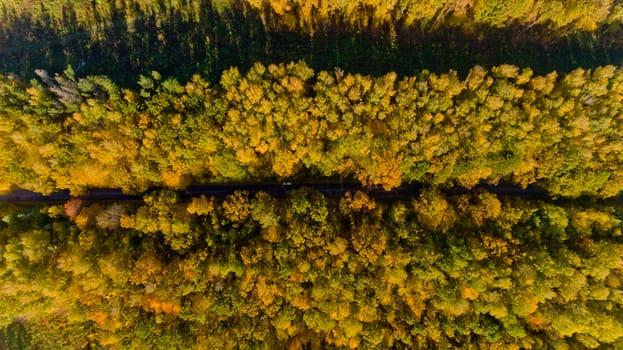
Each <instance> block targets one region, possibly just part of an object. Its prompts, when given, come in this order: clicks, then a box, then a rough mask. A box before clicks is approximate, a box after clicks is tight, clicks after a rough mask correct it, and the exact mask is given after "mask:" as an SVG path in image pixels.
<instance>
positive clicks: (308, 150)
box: [0, 62, 623, 197]
mask: <svg viewBox="0 0 623 350" xmlns="http://www.w3.org/2000/svg"><path fill="white" fill-rule="evenodd" d="M38 75H39V80H36V81H35V80H33V81H32V82H31V83H29V84H25V83H22V82H20V81H18V80H15V79H11V78H10V77H0V91H1V92H2V94H1V95H0V114H1V115H2V116H3V119H2V125H1V126H0V135H1V137H0V152H2V157H1V158H0V169H2V171H1V172H0V178H1V180H2V185H3V186H4V187H3V190H5V191H6V190H9V189H10V188H12V187H19V188H23V189H29V190H33V191H37V192H44V193H49V192H51V191H55V190H60V189H69V190H71V191H72V193H74V194H80V193H84V191H85V190H86V189H88V188H93V187H110V188H122V189H124V190H125V191H127V192H142V191H144V190H146V189H148V188H150V187H154V186H162V187H168V188H177V189H179V188H183V187H184V186H186V185H188V184H190V183H218V182H225V181H238V182H245V181H246V182H248V181H267V180H273V181H274V180H281V181H283V180H291V179H301V178H307V179H309V178H316V177H333V178H338V177H342V178H345V179H349V178H354V179H356V180H357V181H359V182H360V183H362V184H365V185H380V186H383V187H384V188H386V189H391V188H393V187H396V186H399V185H400V184H402V183H409V182H413V181H417V182H422V183H425V184H431V185H436V186H452V185H460V186H465V187H472V186H474V185H476V184H478V183H480V182H485V183H493V184H495V183H498V182H499V181H506V182H510V183H514V184H517V185H521V186H527V185H529V184H537V185H539V186H541V187H543V188H545V189H547V190H548V191H549V192H550V193H552V194H554V195H562V196H570V197H575V196H580V195H596V196H601V197H611V196H615V195H617V194H618V193H619V192H620V191H621V190H622V189H623V167H622V165H621V162H622V161H623V158H622V157H623V152H622V151H623V138H622V137H623V127H622V125H621V123H623V110H622V108H623V104H621V101H622V100H623V71H622V70H621V69H620V68H617V67H615V66H604V67H598V68H596V69H595V70H584V69H576V70H574V71H572V72H570V73H568V74H565V75H561V76H558V74H557V73H556V72H551V73H549V74H547V75H545V76H541V75H534V74H533V72H532V70H531V69H530V68H519V67H515V66H511V65H502V66H498V67H494V68H492V69H491V70H490V71H489V70H486V69H483V68H482V67H479V66H475V67H473V68H472V69H471V70H470V72H469V74H468V75H467V77H466V78H465V79H461V78H460V77H458V75H457V74H456V72H454V71H450V72H448V73H444V74H435V73H430V72H428V71H426V70H424V71H422V72H420V74H419V75H417V76H408V77H403V78H398V77H397V75H396V74H395V73H388V74H386V75H384V76H380V77H371V76H364V75H360V74H349V73H348V72H343V71H342V70H340V69H335V70H334V71H331V72H327V71H321V72H317V73H315V72H314V71H313V70H312V69H310V68H309V67H308V66H307V65H306V64H304V63H302V62H299V63H290V64H272V65H269V66H264V65H262V64H259V63H258V64H256V65H254V66H253V68H252V69H250V70H249V71H248V72H246V73H244V74H241V73H240V72H239V71H238V69H236V68H231V69H229V70H227V71H225V72H223V74H222V77H221V80H220V83H219V84H218V85H213V84H210V83H209V82H207V81H206V80H204V79H203V78H201V77H200V76H199V75H195V76H194V77H193V78H192V79H191V80H190V81H187V82H184V83H179V82H178V81H177V80H175V79H172V78H164V77H162V76H161V75H160V74H159V73H157V72H152V74H151V75H150V76H141V79H140V80H139V81H138V84H139V86H140V89H139V90H131V89H120V88H118V87H117V86H116V85H115V84H114V83H113V82H111V81H110V80H109V79H107V78H106V77H102V76H89V77H86V78H78V77H76V76H75V73H74V72H73V70H72V69H71V68H69V69H68V70H67V71H66V72H65V73H64V74H63V75H55V76H51V75H50V74H48V73H47V72H45V71H43V70H39V71H38Z"/></svg>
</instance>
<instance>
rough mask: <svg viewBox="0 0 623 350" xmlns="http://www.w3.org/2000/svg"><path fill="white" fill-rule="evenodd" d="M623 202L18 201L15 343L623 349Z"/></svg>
mask: <svg viewBox="0 0 623 350" xmlns="http://www.w3.org/2000/svg"><path fill="white" fill-rule="evenodd" d="M622 210H623V209H622V206H621V203H620V202H619V201H610V202H607V203H599V204H597V203H591V202H576V203H572V202H566V203H556V202H551V201H550V202H541V201H525V200H523V199H512V198H503V197H499V198H498V197H496V196H495V195H491V194H488V193H485V192H483V193H477V194H474V195H461V196H450V197H445V196H443V195H441V194H440V193H439V192H438V191H437V190H435V189H427V190H425V191H424V192H423V193H422V194H421V195H420V196H418V197H416V198H413V199H412V200H399V201H396V200H392V201H379V200H377V201H375V200H374V199H372V198H370V197H369V196H368V195H367V194H366V193H364V192H357V193H350V194H348V195H346V196H344V197H343V198H326V197H324V196H323V195H322V194H320V193H318V192H314V191H312V190H309V189H301V190H297V191H294V192H290V193H289V194H288V196H287V197H286V198H272V197H271V196H269V195H268V194H266V193H258V194H256V195H255V196H249V195H247V194H245V193H242V192H241V193H236V194H234V195H231V196H230V197H228V198H224V199H216V198H207V197H197V198H193V199H192V200H189V201H183V200H181V199H180V198H179V197H177V196H176V194H175V192H173V191H170V190H161V191H156V192H153V193H152V194H150V195H148V196H146V197H145V198H144V200H143V202H142V203H136V204H127V203H126V204H110V203H109V204H104V203H84V204H83V205H82V207H81V208H80V209H79V212H78V213H77V215H75V216H73V217H69V216H67V215H66V214H65V213H64V209H63V208H62V206H61V205H41V206H38V207H17V206H6V205H5V206H3V209H2V215H3V218H2V221H1V222H0V224H1V225H2V229H1V230H0V234H1V236H0V276H1V278H0V296H1V297H0V315H1V316H0V327H4V328H3V332H4V333H3V334H6V335H8V336H5V337H4V338H0V342H1V341H3V339H5V340H4V341H12V342H13V343H12V344H26V345H24V346H25V347H26V346H27V347H28V348H42V349H55V348H63V349H80V348H99V347H104V348H136V347H139V348H145V347H153V348H162V349H166V348H193V347H196V348H215V349H216V348H243V347H256V346H260V347H265V348H284V347H291V348H294V349H297V348H299V349H300V348H303V346H305V347H306V348H327V347H336V348H358V347H364V348H388V347H395V348H412V349H430V348H442V347H459V348H464V347H472V348H482V349H491V348H499V347H503V348H510V349H519V348H528V349H539V348H560V347H563V348H566V347H568V348H574V349H581V348H595V347H599V346H609V347H612V348H619V347H621V346H623V343H622V342H623V313H622V312H621V305H622V302H623V299H621V287H620V284H621V282H620V279H621V277H620V276H621V274H622V271H623V270H622V268H623V260H622V259H621V249H623V245H622V244H621V240H620V238H621V228H622V222H621V211H622ZM433 211H434V212H435V215H431V212H433ZM11 336H12V337H11ZM11 339H12V340H11ZM20 342H21V343H20ZM15 346H17V345H15Z"/></svg>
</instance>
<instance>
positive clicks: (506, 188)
mask: <svg viewBox="0 0 623 350" xmlns="http://www.w3.org/2000/svg"><path fill="white" fill-rule="evenodd" d="M302 187H307V188H311V189H313V190H316V191H318V192H321V193H323V194H325V195H327V196H334V197H335V196H342V195H343V194H344V193H346V192H355V191H362V192H365V193H367V194H368V195H369V196H371V197H374V198H379V199H383V198H386V199H393V198H395V199H401V198H402V199H404V198H412V197H414V196H416V195H417V194H418V193H419V192H420V190H421V189H422V185H421V184H409V185H402V186H400V187H397V188H394V189H393V190H391V191H386V190H384V189H383V188H382V187H368V186H362V185H359V184H339V183H331V184H289V183H284V184H225V185H195V186H189V187H188V188H186V189H185V190H182V191H179V192H178V193H179V195H180V197H181V198H191V197H197V196H201V195H205V196H214V197H225V196H228V195H230V194H232V193H234V192H235V191H247V192H249V193H250V194H255V193H257V192H260V191H263V192H267V193H268V194H270V195H272V196H274V197H284V196H285V195H286V193H287V192H289V191H292V190H296V189H299V188H302ZM480 190H484V191H487V192H490V193H494V194H497V195H500V196H518V197H525V198H529V199H550V196H549V194H548V193H547V191H545V190H543V189H541V188H537V187H528V188H526V189H523V188H521V187H518V186H514V185H509V184H500V185H497V186H493V185H478V186H476V187H474V188H471V189H468V188H464V187H453V188H450V189H446V190H445V191H444V192H445V193H446V194H448V195H460V194H468V193H474V192H476V191H480ZM151 191H154V190H150V191H147V192H146V193H149V192H151ZM143 195H144V194H139V195H128V194H125V193H123V192H122V191H121V190H120V189H109V188H103V189H92V190H90V191H89V193H88V194H86V195H82V196H77V198H81V199H83V200H89V201H109V200H110V201H126V200H140V199H141V198H142V196H143ZM71 198H74V197H72V196H71V195H70V194H69V191H61V192H55V193H52V194H50V195H42V194H39V193H35V192H30V191H25V190H16V191H13V192H11V193H9V194H6V195H2V196H0V202H64V201H67V200H69V199H71Z"/></svg>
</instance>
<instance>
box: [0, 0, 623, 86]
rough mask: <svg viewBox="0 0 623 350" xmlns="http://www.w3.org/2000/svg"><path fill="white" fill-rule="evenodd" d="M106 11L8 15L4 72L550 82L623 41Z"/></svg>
mask: <svg viewBox="0 0 623 350" xmlns="http://www.w3.org/2000/svg"><path fill="white" fill-rule="evenodd" d="M41 6H43V5H42V4H41ZM109 6H110V7H109V8H108V9H107V11H102V9H101V7H98V6H97V5H96V3H95V1H92V2H91V5H90V7H89V8H87V9H86V12H87V13H88V14H89V15H90V16H89V19H88V20H80V19H79V15H78V13H77V12H76V9H74V8H70V7H64V8H63V9H62V16H61V17H60V18H52V17H51V16H50V15H47V14H44V15H42V16H41V18H36V19H34V18H31V17H29V16H25V15H17V14H16V13H15V12H14V11H9V10H8V9H7V8H6V7H4V8H3V9H2V13H1V23H4V25H2V26H0V72H1V73H4V74H8V73H10V72H12V73H15V74H16V75H17V76H18V77H20V78H21V79H24V80H26V79H30V78H32V77H33V71H34V69H36V68H43V69H45V70H48V71H52V72H59V71H61V70H63V69H64V68H65V67H66V66H67V65H71V66H72V67H74V70H77V73H78V74H79V75H95V74H104V75H108V76H109V77H110V78H111V79H113V80H114V81H116V82H117V83H119V84H120V85H122V86H134V85H135V82H136V81H137V78H138V75H139V74H144V73H146V72H149V71H151V70H156V71H159V72H160V73H162V74H163V75H167V76H175V77H177V78H179V79H181V80H185V79H188V78H189V77H190V76H191V75H192V74H195V73H201V74H202V75H204V76H207V77H208V79H211V80H213V81H218V79H219V78H220V74H221V72H222V71H223V70H224V69H227V68H229V67H231V66H237V67H239V68H240V69H241V70H245V69H247V68H249V67H250V66H251V65H252V64H253V63H254V62H258V61H259V62H262V63H274V62H288V61H293V60H294V61H297V60H304V61H306V62H307V63H308V64H309V65H310V66H311V67H313V68H314V69H316V70H333V69H334V68H335V67H340V68H341V69H343V70H345V71H348V72H357V73H362V74H373V75H381V74H385V73H387V72H389V71H395V72H397V73H398V74H399V75H413V74H415V73H417V71H419V70H422V69H428V70H430V71H434V72H446V71H448V70H450V69H454V70H456V71H458V72H459V74H461V75H464V74H466V73H467V71H468V70H469V68H471V67H472V66H473V65H476V64H479V65H482V66H485V67H490V66H494V65H499V64H502V63H509V64H514V65H517V66H521V67H531V68H532V69H533V70H534V71H535V72H536V73H537V74H544V73H547V72H550V71H553V70H557V71H558V72H567V71H570V70H572V69H575V68H577V67H584V68H592V67H596V66H600V65H606V64H617V65H618V64H621V61H622V59H623V47H621V46H620V45H616V42H617V38H618V37H619V36H620V35H621V33H620V31H618V32H616V33H614V34H612V33H610V34H608V35H600V34H599V32H597V34H595V33H575V34H573V35H571V36H568V37H566V38H564V39H562V40H548V41H544V40H543V39H541V40H539V39H537V38H539V37H541V38H543V37H545V34H546V28H543V27H539V26H534V27H531V28H529V29H521V28H517V27H513V28H507V29H498V28H487V27H481V28H477V30H475V31H474V32H473V34H469V33H465V32H463V31H461V30H460V29H458V28H456V27H450V26H445V27H444V26H441V27H439V28H436V29H435V30H433V31H423V30H421V29H418V28H415V27H405V26H401V25H400V24H399V23H398V24H394V25H392V26H390V25H382V26H372V25H358V26H354V25H352V24H349V23H347V22H346V20H345V19H343V18H339V17H336V18H333V19H331V20H330V21H329V22H326V23H321V25H320V26H319V28H320V30H317V31H316V32H314V33H313V34H310V33H309V32H303V31H296V30H290V29H287V27H286V26H284V25H282V24H280V20H281V19H280V18H278V16H276V15H275V14H274V13H269V12H260V11H257V10H255V9H252V8H251V7H249V6H248V5H247V4H246V3H245V2H242V1H237V2H234V3H233V4H232V5H231V6H230V7H227V8H223V9H216V8H215V7H214V6H213V3H212V1H211V0H182V1H181V3H180V4H179V5H178V6H171V5H170V4H169V3H167V2H165V0H160V1H159V2H158V3H157V5H156V6H154V7H153V8H151V9H150V10H146V9H144V8H143V7H141V6H139V2H138V1H137V0H123V1H120V2H114V1H113V2H110V4H109ZM42 12H43V11H42ZM44 13H45V12H44ZM520 29H521V30H520ZM478 33H480V34H478ZM482 33H487V35H486V36H482ZM518 33H519V34H518Z"/></svg>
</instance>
